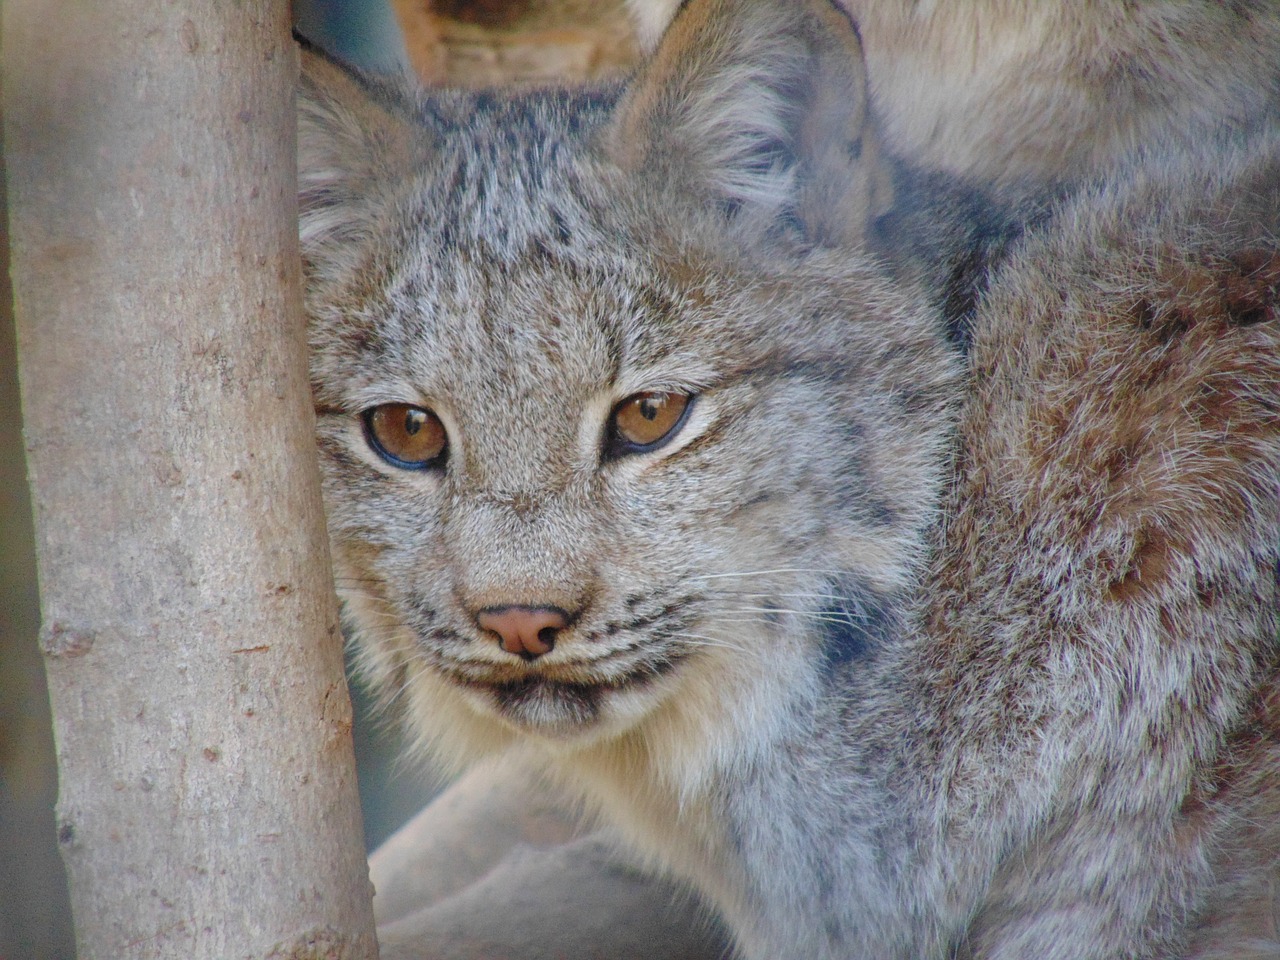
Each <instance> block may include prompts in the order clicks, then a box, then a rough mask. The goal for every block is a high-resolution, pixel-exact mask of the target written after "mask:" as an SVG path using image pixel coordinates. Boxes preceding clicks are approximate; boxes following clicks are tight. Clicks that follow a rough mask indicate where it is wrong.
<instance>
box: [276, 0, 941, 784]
mask: <svg viewBox="0 0 1280 960" xmlns="http://www.w3.org/2000/svg"><path fill="white" fill-rule="evenodd" d="M836 28H839V29H836ZM856 44H857V38H856V35H855V34H854V32H853V30H852V27H851V26H850V25H849V24H848V23H847V22H846V21H844V20H843V18H841V17H840V16H839V15H838V14H837V13H836V12H835V11H834V9H831V8H828V6H827V5H826V3H825V2H819V0H812V2H810V0H806V2H797V3H794V4H768V3H760V2H752V0H735V2H727V0H706V2H696V0H695V2H693V3H690V4H689V5H688V6H687V9H686V10H685V11H684V12H683V13H682V14H681V16H680V18H678V20H677V22H676V25H675V26H674V27H673V30H672V33H671V34H670V35H669V37H668V39H667V41H666V43H665V44H664V46H663V49H662V50H661V51H660V52H659V53H658V56H657V58H656V59H655V60H654V61H653V62H652V63H651V64H650V65H649V67H648V68H647V69H646V70H645V71H644V72H642V74H641V75H640V76H639V77H638V78H637V79H636V81H635V82H634V83H633V84H632V85H631V86H630V87H629V88H627V89H625V90H622V91H604V92H580V93H567V92H556V91H550V92H540V93H530V94H522V95H510V96H503V95H493V94H483V93H482V94H461V93H451V94H444V93H442V94H437V95H431V96H426V97H416V96H413V95H406V94H403V93H401V92H399V91H396V90H393V89H390V88H387V87H384V86H381V85H379V84H377V83H374V82H371V81H368V80H363V79H355V78H352V77H350V76H347V75H345V74H343V73H342V72H340V71H339V70H337V69H336V68H334V67H333V66H331V65H330V64H328V63H325V62H324V61H321V60H317V59H314V58H312V59H311V62H309V63H308V66H307V71H306V76H305V78H304V93H303V101H302V107H301V127H300V131H301V132H300V140H301V143H300V154H301V157H302V170H301V183H302V206H303V215H302V227H301V233H302V238H303V244H304V254H305V259H306V267H307V275H308V290H307V298H308V312H309V316H310V323H311V336H312V342H313V367H312V370H313V373H312V376H313V382H314V392H315V398H316V403H317V411H318V419H319V444H320V449H321V454H322V461H323V465H324V471H325V485H326V498H327V505H328V511H329V522H330V529H331V534H332V538H333V542H334V553H335V557H336V566H337V577H338V584H339V588H340V590H341V591H342V593H343V594H344V597H345V600H346V605H347V609H348V611H349V614H350V617H351V619H352V621H353V625H354V628H355V632H356V634H357V637H358V644H359V646H360V648H361V651H362V656H363V660H364V664H365V666H366V668H367V670H368V672H369V673H370V674H371V675H372V676H373V678H374V680H375V682H376V683H377V684H378V685H380V686H381V687H382V688H383V689H384V690H385V691H386V692H387V693H388V694H389V695H390V696H392V697H399V698H402V699H403V700H405V701H407V703H408V705H409V709H410V711H411V714H412V715H413V716H414V717H415V719H416V722H415V729H416V730H417V732H419V733H420V734H422V735H423V737H424V738H425V739H427V740H431V741H437V742H438V743H439V744H441V745H443V746H444V747H445V750H446V752H447V753H448V752H451V753H452V754H453V755H454V756H455V757H457V758H460V759H470V758H472V757H474V755H475V752H476V751H477V750H478V749H488V748H492V747H495V746H500V745H502V744H505V743H507V742H508V741H510V740H512V739H514V738H525V739H528V738H530V737H532V738H535V739H539V740H541V741H543V742H546V743H548V744H551V745H553V748H555V749H562V750H566V749H567V750H572V749H587V748H588V746H589V745H591V744H600V743H603V742H607V741H611V740H617V739H618V738H641V739H644V738H648V739H649V740H651V741H657V740H660V739H661V738H662V737H664V736H667V735H668V734H669V735H670V737H671V738H675V737H676V736H677V733H676V730H677V728H678V727H679V726H680V725H681V724H690V723H692V724H696V725H698V727H699V728H702V729H705V728H706V727H708V726H709V725H720V724H725V723H729V724H738V725H741V726H744V727H748V726H750V727H753V728H754V729H762V728H764V727H767V726H768V724H769V723H771V722H774V721H775V720H776V719H777V718H772V717H771V716H770V715H769V710H768V709H765V708H764V707H762V706H761V703H762V702H764V701H762V700H761V698H760V697H759V696H758V693H759V691H760V689H761V687H762V686H769V685H778V684H794V683H803V684H807V685H808V689H811V690H813V691H818V690H819V688H820V683H821V679H822V677H823V676H824V671H825V672H828V673H829V672H830V671H831V670H833V669H839V664H840V663H843V662H845V661H848V660H850V659H851V658H854V657H856V655H858V654H859V653H860V652H863V651H864V650H866V649H867V648H869V647H873V646H874V644H875V643H876V642H877V635H876V634H877V631H876V629H875V626H876V624H879V625H881V626H883V625H884V624H886V623H888V622H889V621H891V620H892V616H893V614H892V611H893V610H894V609H895V603H896V600H895V598H896V597H897V596H899V595H900V593H901V591H903V590H904V588H906V586H907V585H908V584H909V583H910V581H911V579H912V576H913V574H914V571H915V570H916V567H917V565H918V560H919V555H920V553H921V551H922V542H923V539H924V536H925V533H924V531H925V529H926V527H927V526H928V524H929V522H930V520H931V518H932V516H933V511H934V503H935V501H936V497H937V487H938V485H939V482H940V477H941V475H942V472H943V464H942V460H943V459H944V454H943V451H944V448H945V441H946V437H947V435H948V432H949V421H950V411H951V398H952V395H953V392H954V387H955V382H956V376H957V374H956V365H955V364H954V363H953V362H952V359H951V357H950V351H949V349H948V348H947V346H946V345H945V342H944V337H943V335H942V332H941V324H940V322H939V321H938V320H937V319H936V318H935V317H934V316H933V315H932V314H931V313H930V312H928V311H927V310H926V309H924V308H923V307H921V306H918V305H917V304H918V303H920V302H923V301H922V300H920V299H919V298H916V297H915V296H914V295H912V294H911V292H910V291H906V292H904V291H900V290H897V289H895V288H894V287H892V286H891V285H890V284H888V283H887V282H886V281H885V280H884V279H883V277H882V276H881V274H880V273H879V271H878V270H877V268H876V267H875V265H874V264H871V263H869V262H866V261H865V259H864V258H862V257H860V256H859V254H858V253H857V244H858V235H859V231H860V229H861V224H862V221H860V220H859V217H862V218H863V220H865V217H866V216H869V215H872V214H873V213H874V208H875V207H876V205H877V204H878V203H881V202H883V200H884V196H883V189H882V185H881V184H880V178H879V176H878V174H877V172H876V171H875V170H874V163H873V162H872V160H871V159H869V158H871V157H872V155H873V153H874V148H873V146H872V145H871V141H870V139H864V138H867V137H868V136H869V134H868V131H867V129H866V118H865V116H864V108H863V104H864V102H865V98H864V97H863V96H862V78H861V73H860V67H859V60H858V58H857V56H856V52H857V48H856ZM814 77H819V78H820V81H818V80H814V79H813V78H814ZM855 143H861V148H860V149H854V147H853V146H851V145H853V144H855ZM858 210H861V211H862V212H861V214H858V213H857V212H856V211H858ZM869 624H870V625H869ZM778 722H781V721H778Z"/></svg>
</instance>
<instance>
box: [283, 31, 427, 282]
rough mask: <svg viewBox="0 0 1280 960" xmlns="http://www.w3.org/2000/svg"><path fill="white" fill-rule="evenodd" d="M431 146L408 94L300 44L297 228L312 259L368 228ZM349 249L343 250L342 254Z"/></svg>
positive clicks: (322, 260)
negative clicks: (346, 67) (360, 73)
mask: <svg viewBox="0 0 1280 960" xmlns="http://www.w3.org/2000/svg"><path fill="white" fill-rule="evenodd" d="M431 150H432V146H431V142H430V135H429V134H428V133H427V131H426V130H424V129H423V128H422V127H421V125H420V124H418V123H416V122H415V121H414V106H413V103H412V101H411V99H410V97H409V96H408V95H407V94H406V93H404V92H403V91H402V90H400V89H399V88H397V87H395V86H393V85H392V84H391V83H390V82H384V81H381V80H377V79H375V78H372V77H365V76H362V75H359V74H356V73H355V72H352V71H348V70H346V69H345V68H343V67H341V66H339V65H338V64H336V63H334V62H333V61H331V60H329V59H328V58H326V57H325V56H324V55H322V54H320V53H316V52H314V51H312V50H309V49H307V48H305V47H304V48H303V50H302V78H301V83H300V84H299V88H298V207H299V211H298V223H299V227H298V234H299V237H300V239H301V242H302V253H303V257H304V259H305V260H307V262H308V263H310V264H312V265H313V266H320V265H324V264H326V263H330V262H332V261H334V260H336V259H342V257H343V253H344V251H348V250H349V249H350V248H351V247H352V246H353V245H355V244H358V242H359V241H360V240H361V239H362V238H363V237H365V236H367V235H369V234H370V233H371V232H372V231H373V229H374V226H375V224H376V222H377V219H378V216H379V213H380V212H381V211H382V210H384V209H385V206H386V204H388V203H389V202H391V198H392V194H393V192H394V191H395V190H396V188H398V187H401V186H402V185H403V184H404V182H405V180H406V179H407V178H409V177H410V176H412V174H413V172H414V170H415V169H418V168H419V167H420V165H421V164H422V163H423V161H424V160H425V159H426V158H427V157H428V156H429V155H430V153H431ZM347 255H348V256H349V255H350V254H349V253H348V254H347Z"/></svg>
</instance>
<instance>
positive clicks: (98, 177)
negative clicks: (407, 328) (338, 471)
mask: <svg viewBox="0 0 1280 960" xmlns="http://www.w3.org/2000/svg"><path fill="white" fill-rule="evenodd" d="M288 14H289V11H288V3H287V2H286V0H240V2H236V3H228V2H223V0H193V2H189V3H181V4H177V3H165V4H157V3H150V2H145V0H134V2H130V0H94V2H92V3H72V2H70V0H61V2H56V3H50V2H48V0H5V9H4V15H5V23H4V31H3V37H4V49H3V63H4V66H5V69H6V77H5V97H6V104H5V108H6V109H5V112H6V123H7V128H6V138H7V143H6V146H7V149H8V175H9V182H10V203H11V222H12V243H13V257H12V265H13V276H14V293H15V300H16V313H17V323H18V338H19V355H20V364H21V380H22V398H23V405H24V411H25V416H26V423H27V427H26V429H27V445H28V452H29V470H30V480H31V484H32V491H33V495H34V502H35V513H36V522H37V537H38V559H39V568H40V581H41V592H42V608H43V618H44V626H43V628H42V645H43V649H44V653H45V659H46V666H47V669H48V675H49V685H50V698H51V700H52V704H53V708H54V715H55V721H54V722H55V735H56V738H57V744H58V761H59V771H60V797H59V801H58V837H59V842H60V844H61V849H62V852H63V857H64V860H65V862H66V865H67V868H68V873H69V879H70V886H71V896H72V909H73V913H74V916H75V921H76V930H77V942H78V949H79V955H80V958H81V960H93V958H99V957H101V958H112V960H115V958H122V957H148V958H150V957H174V958H177V957H181V958H183V960H191V958H204V957H207V958H217V960H239V958H257V957H263V958H266V957H271V958H273V960H283V958H294V957H297V958H302V957H307V958H312V957H314V958H320V957H324V958H333V960H346V958H353V960H354V958H368V957H374V956H376V952H377V948H376V945H375V943H374V939H373V932H372V931H373V922H372V911H371V908H370V890H369V884H368V879H367V872H366V867H365V860H364V854H363V849H362V844H361V830H360V814H359V808H358V803H357V796H356V784H355V774H354V763H353V759H352V753H351V738H350V725H351V712H350V710H351V708H350V703H349V701H348V698H347V691H346V687H345V685H344V682H343V676H342V652H341V639H340V636H339V632H338V629H337V626H336V610H335V604H334V600H333V593H332V585H331V583H330V580H329V572H328V548H327V545H326V541H325V536H324V528H323V520H322V515H321V508H320V496H319V480H318V473H317V470H316V468H315V455H314V448H313V440H312V432H311V431H312V414H311V412H310V405H309V393H308V387H307V379H306V357H305V335H304V327H303V321H302V316H301V309H300V299H299V297H300V294H299V276H298V253H297V241H296V228H295V188H294V130H295V119H294V108H293V85H294V79H295V75H296V68H297V64H296V60H297V58H296V54H295V51H294V49H293V45H292V43H291V41H290V39H289V19H288Z"/></svg>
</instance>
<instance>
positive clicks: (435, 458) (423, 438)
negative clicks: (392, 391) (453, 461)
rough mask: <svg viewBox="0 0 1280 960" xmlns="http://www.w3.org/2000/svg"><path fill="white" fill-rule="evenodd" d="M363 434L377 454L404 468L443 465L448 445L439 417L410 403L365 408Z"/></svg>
mask: <svg viewBox="0 0 1280 960" xmlns="http://www.w3.org/2000/svg"><path fill="white" fill-rule="evenodd" d="M364 435H365V438H366V439H367V440H368V442H369V446H371V447H372V448H373V452H374V453H376V454H377V455H378V456H380V457H382V459H383V460H385V461H387V463H389V464H391V465H392V466H393V467H399V468H400V469H402V470H425V469H426V468H427V467H438V466H443V465H444V456H445V453H446V452H447V451H448V448H449V438H448V436H447V435H446V434H445V432H444V424H443V423H441V422H440V418H439V417H437V416H436V415H435V414H434V413H432V412H431V411H430V410H427V409H424V408H423V407H414V406H410V405H409V404H407V403H384V404H383V405H382V406H380V407H373V408H372V409H369V410H366V411H365V412H364Z"/></svg>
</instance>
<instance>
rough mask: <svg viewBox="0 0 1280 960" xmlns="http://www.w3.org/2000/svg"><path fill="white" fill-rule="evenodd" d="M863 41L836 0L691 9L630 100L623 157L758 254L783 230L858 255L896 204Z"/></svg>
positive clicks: (716, 3) (618, 158) (725, 2)
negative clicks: (871, 105) (725, 221)
mask: <svg viewBox="0 0 1280 960" xmlns="http://www.w3.org/2000/svg"><path fill="white" fill-rule="evenodd" d="M867 99H868V98H867V83H866V71H865V67H864V65H863V58H862V46H861V43H860V41H859V39H858V34H857V31H856V30H855V28H854V26H853V23H852V22H851V21H850V20H849V19H848V17H847V16H846V15H845V14H844V13H843V12H841V11H840V10H839V9H837V8H836V7H835V6H834V5H833V4H832V3H830V2H829V0H793V2H789V3H777V2H768V0H690V2H688V3H686V4H685V5H684V7H683V8H682V9H681V11H680V12H679V14H678V15H677V16H676V19H675V21H674V22H673V23H672V25H671V27H670V29H668V31H667V33H666V35H665V36H664V37H663V39H662V42H661V43H660V44H659V46H658V49H657V51H656V52H655V54H654V56H653V59H652V60H651V61H650V62H649V63H648V65H647V66H646V67H645V68H644V69H643V70H642V71H641V73H640V75H639V76H638V77H637V79H636V81H635V82H634V84H633V85H632V87H631V88H630V89H629V90H628V92H627V94H626V97H625V98H624V100H623V102H622V104H621V106H620V108H619V111H618V115H617V117H616V118H615V120H614V122H613V126H612V128H611V129H610V130H609V132H608V147H609V152H610V154H611V156H612V158H613V159H614V160H615V162H617V163H618V164H619V165H620V166H622V167H623V168H624V169H625V170H627V171H628V172H629V173H631V174H632V175H634V176H637V177H641V178H648V179H650V180H651V181H652V183H653V186H654V189H655V190H657V191H660V195H663V196H669V195H670V194H671V193H672V191H674V192H675V193H676V194H677V195H678V196H679V197H680V198H681V199H684V200H686V201H692V202H693V203H694V204H699V205H718V206H719V207H720V208H721V209H723V210H725V211H726V212H727V213H728V214H730V215H731V216H732V217H733V219H734V221H735V233H736V234H739V235H741V234H740V231H743V230H745V231H746V233H747V235H746V236H745V237H743V239H745V240H747V241H748V242H750V241H752V240H759V239H763V237H760V236H752V234H759V233H767V232H769V231H771V230H773V229H775V228H776V227H778V226H779V225H780V224H783V223H786V224H788V225H792V226H798V227H799V228H800V229H801V230H802V231H803V233H804V236H805V239H806V241H807V242H809V243H813V244H818V245H821V246H849V245H860V244H861V243H862V241H863V238H864V236H865V233H866V230H867V227H868V226H869V224H870V222H871V221H872V220H873V219H874V218H875V217H877V216H879V215H880V214H882V213H884V212H885V211H887V210H888V208H889V206H890V204H891V203H892V185H891V172H890V170H889V168H888V164H887V162H886V160H885V158H884V157H883V156H882V154H881V148H880V142H879V137H878V135H877V132H876V130H875V124H874V121H873V118H872V117H871V115H870V113H869V111H868V103H867Z"/></svg>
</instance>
